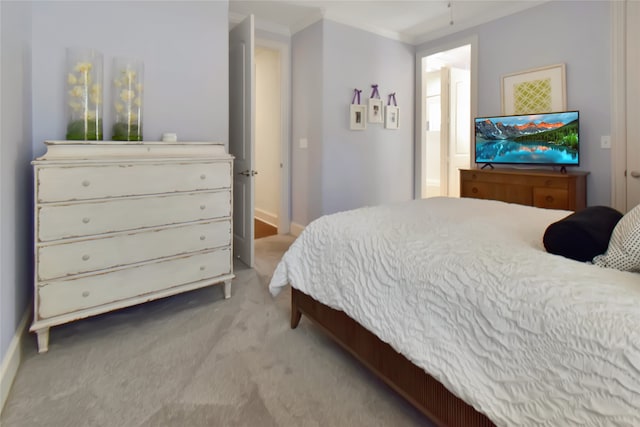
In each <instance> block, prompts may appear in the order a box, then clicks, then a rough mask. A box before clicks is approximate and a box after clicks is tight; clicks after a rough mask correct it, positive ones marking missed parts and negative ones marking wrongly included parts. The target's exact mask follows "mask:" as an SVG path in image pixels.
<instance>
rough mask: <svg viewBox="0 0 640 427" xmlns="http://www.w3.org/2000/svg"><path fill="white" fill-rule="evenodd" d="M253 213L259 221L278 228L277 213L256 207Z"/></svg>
mask: <svg viewBox="0 0 640 427" xmlns="http://www.w3.org/2000/svg"><path fill="white" fill-rule="evenodd" d="M253 215H254V216H255V217H256V218H257V219H259V220H260V221H262V222H266V223H267V224H269V225H272V226H274V227H276V228H278V215H276V214H274V213H272V212H267V211H265V210H262V209H258V208H255V209H254V211H253Z"/></svg>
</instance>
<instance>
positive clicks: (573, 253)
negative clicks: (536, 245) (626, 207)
mask: <svg viewBox="0 0 640 427" xmlns="http://www.w3.org/2000/svg"><path fill="white" fill-rule="evenodd" d="M620 218H622V214H621V213H620V212H618V211H617V210H615V209H613V208H610V207H608V206H589V207H587V208H585V209H583V210H581V211H578V212H575V213H572V214H571V215H569V216H567V217H566V218H563V219H561V220H560V221H558V222H554V223H553V224H551V225H549V226H548V227H547V229H546V231H545V232H544V238H543V243H544V247H545V249H546V250H547V252H549V253H552V254H556V255H562V256H564V257H566V258H571V259H575V260H577V261H583V262H584V261H591V260H592V259H593V258H594V257H595V256H596V255H602V254H603V253H605V252H606V251H607V247H608V246H609V240H610V239H611V233H613V229H614V228H615V226H616V224H618V221H620Z"/></svg>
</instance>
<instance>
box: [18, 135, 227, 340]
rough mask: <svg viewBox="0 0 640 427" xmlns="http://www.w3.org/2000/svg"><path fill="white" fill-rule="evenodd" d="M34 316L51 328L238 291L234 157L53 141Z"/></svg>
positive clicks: (38, 170)
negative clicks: (150, 304)
mask: <svg viewBox="0 0 640 427" xmlns="http://www.w3.org/2000/svg"><path fill="white" fill-rule="evenodd" d="M45 144H46V146H47V152H46V153H45V154H44V155H43V156H42V157H39V158H37V159H36V160H34V161H33V162H32V164H33V166H34V180H35V191H34V194H35V221H34V223H35V248H34V250H35V289H34V320H33V324H32V325H31V328H30V330H31V331H32V332H36V333H37V335H38V351H39V352H45V351H47V349H48V344H49V328H50V327H52V326H56V325H60V324H63V323H68V322H72V321H75V320H78V319H82V318H85V317H89V316H93V315H96V314H100V313H105V312H109V311H112V310H115V309H119V308H122V307H127V306H131V305H134V304H140V303H143V302H146V301H150V300H154V299H157V298H162V297H166V296H169V295H174V294H177V293H180V292H184V291H189V290H192V289H196V288H201V287H203V286H209V285H213V284H217V283H224V295H225V298H229V297H230V295H231V279H232V278H233V261H232V247H231V246H232V243H231V242H232V239H231V232H232V231H231V230H232V224H231V218H232V202H231V198H232V191H231V183H232V182H233V180H232V176H231V175H232V157H231V156H229V155H228V154H227V153H226V152H225V149H224V145H223V144H215V143H205V142H179V143H177V142H172V143H166V142H143V143H123V142H113V141H96V142H84V141H82V142H80V141H46V142H45Z"/></svg>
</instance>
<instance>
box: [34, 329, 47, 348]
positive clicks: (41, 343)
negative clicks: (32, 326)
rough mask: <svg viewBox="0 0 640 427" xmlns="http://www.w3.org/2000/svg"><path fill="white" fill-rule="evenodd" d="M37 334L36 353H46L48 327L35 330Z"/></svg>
mask: <svg viewBox="0 0 640 427" xmlns="http://www.w3.org/2000/svg"><path fill="white" fill-rule="evenodd" d="M36 334H37V335H38V353H46V352H47V351H48V350H49V328H42V329H38V330H37V331H36Z"/></svg>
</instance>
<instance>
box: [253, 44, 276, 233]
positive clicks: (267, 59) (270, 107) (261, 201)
mask: <svg viewBox="0 0 640 427" xmlns="http://www.w3.org/2000/svg"><path fill="white" fill-rule="evenodd" d="M255 62H256V141H255V161H256V170H257V171H258V175H256V177H255V183H256V188H255V210H256V216H257V217H258V218H260V219H262V220H263V221H266V222H269V223H270V224H272V225H275V226H277V225H278V218H279V211H280V187H281V181H280V154H281V147H280V144H281V142H282V141H281V135H282V132H281V99H280V98H281V96H280V51H278V50H274V49H268V48H263V47H256V55H255Z"/></svg>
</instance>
